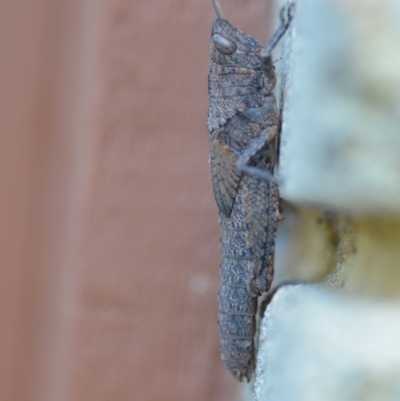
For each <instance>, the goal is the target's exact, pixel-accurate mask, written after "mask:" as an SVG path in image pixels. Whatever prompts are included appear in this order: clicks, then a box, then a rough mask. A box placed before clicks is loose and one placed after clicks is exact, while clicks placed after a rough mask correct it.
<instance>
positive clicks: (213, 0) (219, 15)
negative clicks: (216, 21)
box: [212, 0, 225, 19]
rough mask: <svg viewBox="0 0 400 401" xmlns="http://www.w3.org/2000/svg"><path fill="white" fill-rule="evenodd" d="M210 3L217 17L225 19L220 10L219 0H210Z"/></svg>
mask: <svg viewBox="0 0 400 401" xmlns="http://www.w3.org/2000/svg"><path fill="white" fill-rule="evenodd" d="M212 3H213V6H214V10H215V13H216V14H217V17H218V18H220V19H225V18H224V14H223V12H222V8H221V5H220V4H219V1H218V0H212Z"/></svg>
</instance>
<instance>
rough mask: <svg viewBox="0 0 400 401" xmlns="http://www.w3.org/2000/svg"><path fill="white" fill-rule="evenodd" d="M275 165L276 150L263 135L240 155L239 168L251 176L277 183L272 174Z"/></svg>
mask: <svg viewBox="0 0 400 401" xmlns="http://www.w3.org/2000/svg"><path fill="white" fill-rule="evenodd" d="M274 163H275V157H274V149H273V148H272V146H271V144H270V142H269V141H268V139H267V138H266V137H265V136H264V135H262V136H260V137H258V138H256V139H254V140H253V141H252V142H251V143H250V145H249V147H248V148H247V149H246V150H245V151H244V152H243V153H242V154H241V155H240V157H239V158H238V161H237V167H238V169H239V170H240V171H243V172H244V173H246V174H248V175H250V176H253V177H257V178H261V179H262V180H264V181H269V182H274V183H277V179H276V178H275V177H274V175H273V173H272V170H273V168H274Z"/></svg>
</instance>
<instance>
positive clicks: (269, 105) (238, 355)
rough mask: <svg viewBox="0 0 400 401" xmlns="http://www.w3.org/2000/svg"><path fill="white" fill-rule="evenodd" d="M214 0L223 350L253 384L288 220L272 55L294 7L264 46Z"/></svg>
mask: <svg viewBox="0 0 400 401" xmlns="http://www.w3.org/2000/svg"><path fill="white" fill-rule="evenodd" d="M212 2H213V5H214V9H215V12H216V14H217V19H216V20H215V21H214V23H213V26H212V30H211V41H210V65H209V72H208V94H209V108H208V120H207V131H208V132H209V134H210V164H211V175H212V183H213V190H214V196H215V200H216V202H217V205H218V208H219V215H220V225H221V230H222V234H221V248H222V262H221V285H220V290H219V296H218V303H219V318H218V327H219V333H220V350H221V358H222V360H223V362H224V363H225V365H226V366H227V367H228V369H229V370H230V372H231V373H232V374H233V376H234V377H235V378H236V379H238V380H244V379H247V380H248V381H249V380H250V378H251V375H252V373H253V371H254V368H255V346H254V336H255V333H256V323H255V315H256V312H257V297H259V296H260V295H261V294H263V293H265V292H267V291H268V290H269V289H270V287H271V283H272V278H273V253H274V247H275V238H276V231H277V226H278V222H279V221H280V220H281V217H280V214H279V192H278V185H277V183H276V180H274V178H273V168H274V149H273V147H272V146H271V141H272V140H273V139H274V138H275V137H276V135H277V131H278V123H279V113H278V109H277V104H276V100H275V97H274V95H273V93H272V90H273V88H274V87H275V83H276V77H275V69H274V66H273V62H272V58H271V51H272V49H273V48H274V47H275V46H276V44H277V43H278V42H279V40H280V39H281V37H282V36H283V35H284V33H285V32H286V31H287V29H288V27H289V24H290V21H291V19H292V15H293V9H294V3H289V5H288V6H287V7H286V8H284V9H283V10H282V11H281V26H280V27H279V28H278V30H277V31H276V32H275V34H274V35H273V36H272V39H271V40H270V42H269V43H268V45H267V46H265V47H263V46H262V45H261V44H260V43H259V42H258V41H257V40H256V39H254V38H253V37H251V36H249V35H247V34H246V33H244V32H242V31H240V30H238V29H237V28H235V27H234V26H233V25H232V24H230V23H229V22H228V21H227V20H226V19H224V17H223V14H222V10H221V7H220V5H219V3H218V0H212Z"/></svg>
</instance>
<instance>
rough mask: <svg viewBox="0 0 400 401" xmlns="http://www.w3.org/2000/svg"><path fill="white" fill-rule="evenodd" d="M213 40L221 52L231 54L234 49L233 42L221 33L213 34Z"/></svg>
mask: <svg viewBox="0 0 400 401" xmlns="http://www.w3.org/2000/svg"><path fill="white" fill-rule="evenodd" d="M213 42H214V45H215V47H216V48H217V50H218V51H219V52H221V53H222V54H232V53H233V52H234V51H235V50H236V45H235V43H233V42H231V41H230V40H229V39H226V38H224V37H223V36H221V35H218V34H215V35H214V36H213Z"/></svg>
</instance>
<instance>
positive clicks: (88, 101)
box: [0, 0, 268, 401]
mask: <svg viewBox="0 0 400 401" xmlns="http://www.w3.org/2000/svg"><path fill="white" fill-rule="evenodd" d="M210 3H211V2H208V1H195V0H190V1H182V0H168V1H158V2H155V1H146V2H140V1H135V0H134V1H132V0H129V1H128V0H114V1H112V0H68V2H65V1H62V0H13V1H4V2H3V3H2V12H1V16H0V56H1V57H0V58H1V60H2V66H1V68H0V89H1V90H0V117H1V118H0V130H1V131H0V194H1V196H0V223H1V224H0V275H1V277H0V355H1V358H0V392H1V395H0V398H1V400H3V399H4V400H13V401H25V400H26V401H28V400H29V401H47V400H48V401H57V400H62V401H70V400H71V401H72V400H74V401H77V400H85V401H88V400H96V401H101V400H110V401H111V400H112V401H115V400H118V401H124V400H127V401H128V400H140V401H147V400H149V401H150V400H160V399H162V400H165V401H168V400H171V401H179V400H191V401H192V400H193V401H196V400H199V401H204V400H207V401H213V400H215V401H217V400H218V401H220V400H221V401H223V400H231V399H232V395H233V393H234V390H235V388H236V384H235V382H234V380H233V379H232V378H231V377H230V376H229V374H228V373H227V371H226V370H225V368H224V367H223V365H222V363H221V362H220V360H219V355H218V335H217V328H216V318H217V310H216V295H217V291H218V264H219V258H220V256H219V238H218V237H219V227H218V223H217V220H218V216H217V211H216V206H215V204H214V201H213V196H212V192H211V185H210V177H209V166H208V143H207V140H208V137H207V133H206V131H205V120H206V109H207V78H206V74H207V64H208V54H207V52H208V41H209V30H210V26H211V23H212V20H213V18H214V14H213V9H212V7H211V4H210ZM227 3H229V4H227ZM222 5H223V8H224V11H225V14H226V15H227V16H229V19H230V20H231V21H232V22H234V23H236V24H237V25H238V26H239V27H240V28H242V29H244V30H246V31H248V32H249V33H251V34H253V35H255V36H256V37H258V38H259V39H260V40H263V39H264V38H265V37H266V33H265V29H264V26H265V23H266V21H267V15H268V14H267V10H266V5H265V4H264V2H263V1H261V0H254V1H251V2H250V1H249V2H248V1H239V0H234V1H231V2H228V1H225V2H223V4H222Z"/></svg>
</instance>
